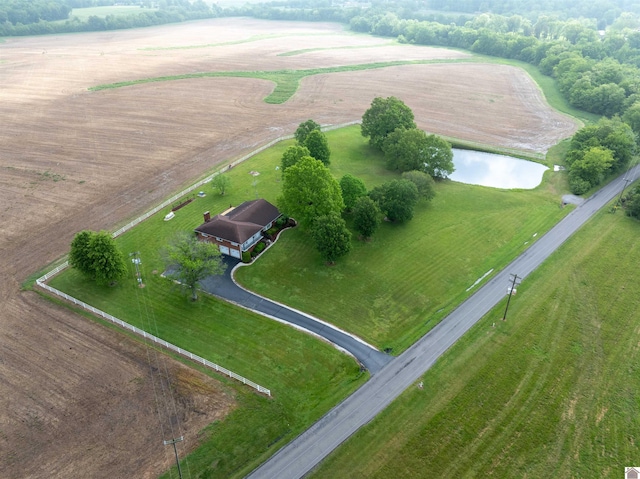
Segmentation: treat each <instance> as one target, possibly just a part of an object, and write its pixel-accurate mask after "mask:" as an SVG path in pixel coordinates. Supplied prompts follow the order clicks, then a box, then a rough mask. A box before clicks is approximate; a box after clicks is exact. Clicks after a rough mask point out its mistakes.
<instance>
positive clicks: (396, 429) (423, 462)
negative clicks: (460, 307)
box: [312, 212, 640, 479]
mask: <svg viewBox="0 0 640 479" xmlns="http://www.w3.org/2000/svg"><path fill="white" fill-rule="evenodd" d="M639 236H640V223H639V222H637V221H635V220H631V219H629V218H627V217H625V216H623V215H622V214H617V215H612V214H609V213H605V212H601V213H599V214H598V215H597V216H596V218H595V219H593V220H592V221H591V222H589V223H588V224H587V225H586V226H585V227H584V228H583V229H582V230H581V231H580V232H579V233H578V234H577V235H576V237H574V238H572V239H571V240H569V242H567V244H565V245H564V246H563V247H562V248H561V249H560V250H559V251H558V252H557V253H555V254H554V255H553V256H552V257H551V258H550V259H549V260H548V261H547V262H546V263H545V264H544V265H543V267H541V268H540V269H539V270H537V271H536V272H535V273H534V274H532V275H531V276H530V277H528V278H526V280H525V281H524V282H523V283H522V284H521V286H520V287H519V288H518V294H517V296H515V297H514V298H513V301H511V305H510V309H509V319H508V321H507V322H502V321H500V318H501V317H502V313H503V311H504V304H503V305H501V306H498V307H497V308H496V309H495V310H494V311H493V312H492V313H490V314H489V315H487V317H485V318H484V319H483V320H481V321H480V322H479V323H478V324H477V325H476V326H475V327H474V328H473V329H472V330H471V331H470V332H469V333H468V334H466V335H465V336H464V337H463V338H462V339H461V340H460V341H459V342H458V343H457V344H456V345H455V346H454V347H452V348H451V350H449V351H448V352H447V353H446V354H445V356H443V357H442V358H441V359H440V360H439V361H438V362H437V363H436V365H435V366H434V368H433V369H431V370H430V371H429V372H428V373H427V374H426V375H425V376H424V378H423V380H424V389H423V390H420V389H419V388H418V387H414V388H411V389H409V390H407V391H406V392H405V393H404V394H403V395H402V396H401V397H400V398H399V399H398V400H396V401H395V402H394V403H393V404H392V405H391V406H390V407H389V408H388V409H386V410H385V411H384V412H383V413H382V414H381V415H380V416H379V417H378V418H376V419H375V420H374V421H373V422H372V423H371V424H369V425H368V426H366V427H365V428H363V429H362V430H361V431H359V432H358V433H357V434H356V435H355V436H354V437H353V438H352V439H350V440H349V441H348V442H347V443H345V444H344V445H343V446H342V447H341V448H340V449H339V450H338V451H337V452H336V453H335V454H334V455H332V456H330V457H329V458H328V459H327V460H326V461H325V462H324V463H323V464H322V465H321V467H319V469H318V470H317V471H316V472H315V474H314V475H313V476H312V477H317V478H320V477H349V478H364V477H366V478H383V477H403V478H418V477H429V478H445V477H499V478H522V477H531V478H538V477H549V478H551V477H554V478H555V477H558V478H559V477H576V478H577V477H584V478H596V477H597V478H613V479H615V478H618V477H623V475H624V466H631V465H633V464H636V463H637V462H638V458H639V457H640V441H639V436H638V435H639V434H640V414H639V410H640V402H639V400H638V390H640V367H639V364H640V343H639V342H638V334H639V333H640V304H639V298H638V291H639V290H640V276H638V273H637V264H639V263H640V243H638V237H639ZM493 322H495V323H496V327H495V329H494V328H492V323H493Z"/></svg>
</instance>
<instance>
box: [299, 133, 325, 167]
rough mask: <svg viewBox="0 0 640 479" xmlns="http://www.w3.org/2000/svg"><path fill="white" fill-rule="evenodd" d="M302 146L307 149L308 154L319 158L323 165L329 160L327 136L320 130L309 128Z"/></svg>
mask: <svg viewBox="0 0 640 479" xmlns="http://www.w3.org/2000/svg"><path fill="white" fill-rule="evenodd" d="M304 146H306V147H307V149H308V150H309V156H312V157H313V158H315V159H316V160H320V161H321V162H322V163H324V164H325V165H327V166H328V165H329V163H330V162H331V161H330V160H331V149H330V148H329V142H328V141H327V137H326V136H325V134H324V133H322V132H321V131H320V130H311V131H310V132H309V134H308V135H307V138H306V139H305V140H304Z"/></svg>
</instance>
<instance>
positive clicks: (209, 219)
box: [204, 211, 211, 223]
mask: <svg viewBox="0 0 640 479" xmlns="http://www.w3.org/2000/svg"><path fill="white" fill-rule="evenodd" d="M209 221H211V213H209V212H208V211H205V212H204V222H205V223H208V222H209Z"/></svg>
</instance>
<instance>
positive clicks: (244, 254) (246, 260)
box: [242, 251, 251, 263]
mask: <svg viewBox="0 0 640 479" xmlns="http://www.w3.org/2000/svg"><path fill="white" fill-rule="evenodd" d="M242 262H243V263H251V252H250V251H243V252H242Z"/></svg>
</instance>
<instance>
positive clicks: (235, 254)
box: [229, 248, 240, 258]
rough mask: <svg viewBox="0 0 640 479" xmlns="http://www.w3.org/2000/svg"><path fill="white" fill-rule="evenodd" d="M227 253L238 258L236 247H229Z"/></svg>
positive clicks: (238, 252)
mask: <svg viewBox="0 0 640 479" xmlns="http://www.w3.org/2000/svg"><path fill="white" fill-rule="evenodd" d="M229 254H230V255H231V256H233V257H234V258H240V251H239V250H237V249H233V248H231V249H229Z"/></svg>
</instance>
